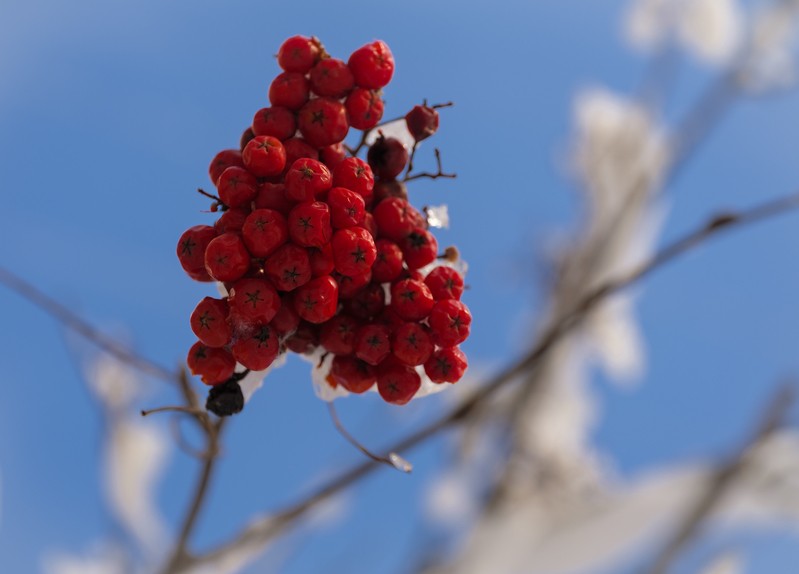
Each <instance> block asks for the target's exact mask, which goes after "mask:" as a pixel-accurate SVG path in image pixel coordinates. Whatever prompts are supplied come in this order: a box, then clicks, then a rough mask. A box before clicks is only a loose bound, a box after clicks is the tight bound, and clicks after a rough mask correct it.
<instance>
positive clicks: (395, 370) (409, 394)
mask: <svg viewBox="0 0 799 574" xmlns="http://www.w3.org/2000/svg"><path fill="white" fill-rule="evenodd" d="M377 371H378V374H377V391H378V392H379V393H380V396H381V397H383V400H384V401H386V402H387V403H391V404H393V405H404V404H406V403H408V401H410V400H411V399H412V398H413V396H414V395H415V394H416V393H417V391H418V390H419V388H421V386H422V379H421V377H420V376H419V373H417V372H416V371H415V370H414V369H413V367H408V366H407V365H403V364H401V363H399V362H396V363H395V362H391V363H390V364H389V365H386V366H383V365H381V367H380V368H378V370H377Z"/></svg>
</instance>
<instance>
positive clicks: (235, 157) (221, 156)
mask: <svg viewBox="0 0 799 574" xmlns="http://www.w3.org/2000/svg"><path fill="white" fill-rule="evenodd" d="M231 166H236V167H244V161H243V160H242V159H241V151H239V150H237V149H225V150H222V151H220V152H219V153H218V154H216V155H215V156H214V159H212V160H211V165H209V166H208V177H210V178H211V182H213V184H214V185H216V182H217V181H218V180H219V176H220V175H222V172H223V171H225V170H226V169H227V168H229V167H231Z"/></svg>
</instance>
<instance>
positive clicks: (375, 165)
mask: <svg viewBox="0 0 799 574" xmlns="http://www.w3.org/2000/svg"><path fill="white" fill-rule="evenodd" d="M408 157H409V156H408V150H407V149H406V148H405V144H403V143H402V142H401V141H399V140H398V139H396V138H387V137H383V136H381V137H379V138H377V140H376V141H375V143H373V144H372V146H371V147H370V148H369V151H368V152H367V153H366V159H367V161H368V162H369V165H370V166H371V168H372V172H373V173H374V174H375V175H376V176H377V177H380V178H383V179H394V178H395V177H397V176H398V175H399V174H401V173H402V170H404V169H405V166H406V165H408Z"/></svg>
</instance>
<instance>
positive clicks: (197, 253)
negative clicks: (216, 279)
mask: <svg viewBox="0 0 799 574" xmlns="http://www.w3.org/2000/svg"><path fill="white" fill-rule="evenodd" d="M216 236H217V232H216V229H214V228H213V227H211V226H210V225H195V226H194V227H190V228H189V229H187V230H186V231H184V232H183V235H181V236H180V239H178V247H177V254H178V260H179V261H180V265H181V267H183V270H184V271H185V272H186V274H187V275H188V276H189V277H191V278H192V279H194V280H195V281H213V279H212V278H211V276H210V275H208V271H206V270H205V250H206V248H207V247H208V244H209V243H210V242H211V240H212V239H214V238H215V237H216Z"/></svg>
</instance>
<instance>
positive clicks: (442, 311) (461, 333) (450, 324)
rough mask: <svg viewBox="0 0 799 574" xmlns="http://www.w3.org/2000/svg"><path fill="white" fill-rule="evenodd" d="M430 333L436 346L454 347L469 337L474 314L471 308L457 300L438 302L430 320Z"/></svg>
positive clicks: (431, 312)
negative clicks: (470, 310)
mask: <svg viewBox="0 0 799 574" xmlns="http://www.w3.org/2000/svg"><path fill="white" fill-rule="evenodd" d="M428 323H429V324H430V333H431V335H432V337H433V341H434V342H435V343H436V345H439V346H441V347H454V346H455V345H459V344H461V343H463V342H464V341H465V340H466V338H467V337H468V336H469V330H470V328H471V324H472V314H471V313H470V312H469V308H468V307H467V306H466V305H464V304H463V303H461V302H460V301H456V300H455V299H444V300H441V301H436V304H435V305H434V306H433V308H432V310H431V311H430V317H429V318H428Z"/></svg>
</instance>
